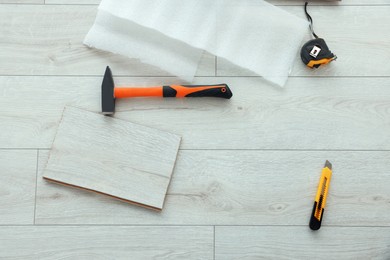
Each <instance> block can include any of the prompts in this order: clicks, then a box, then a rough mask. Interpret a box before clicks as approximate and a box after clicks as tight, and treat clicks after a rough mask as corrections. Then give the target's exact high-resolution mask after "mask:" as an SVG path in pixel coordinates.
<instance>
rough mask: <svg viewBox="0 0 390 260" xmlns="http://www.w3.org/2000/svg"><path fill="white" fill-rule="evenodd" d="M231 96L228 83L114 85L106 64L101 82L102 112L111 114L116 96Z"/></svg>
mask: <svg viewBox="0 0 390 260" xmlns="http://www.w3.org/2000/svg"><path fill="white" fill-rule="evenodd" d="M232 96H233V94H232V92H231V91H230V89H229V87H228V85H226V84H219V85H172V86H158V87H149V88H123V87H115V85H114V79H113V77H112V73H111V70H110V67H108V66H107V68H106V72H105V73H104V78H103V83H102V112H103V114H104V115H113V114H114V112H115V100H116V99H117V98H134V97H164V98H166V97H177V98H182V97H218V98H225V99H230V98H231V97H232Z"/></svg>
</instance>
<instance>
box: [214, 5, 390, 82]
mask: <svg viewBox="0 0 390 260" xmlns="http://www.w3.org/2000/svg"><path fill="white" fill-rule="evenodd" d="M388 3H390V2H388ZM281 8H282V9H284V10H286V11H288V12H290V13H292V14H295V15H297V16H298V17H301V18H302V19H306V16H305V12H304V10H303V6H281ZM309 12H310V15H311V16H312V17H313V19H314V29H315V32H316V33H317V34H318V35H319V36H320V37H323V38H324V39H325V40H326V42H327V44H328V46H329V49H330V50H331V51H332V52H333V53H335V54H336V55H337V57H338V59H337V60H336V61H334V62H332V63H330V64H328V65H327V66H323V67H321V68H319V69H314V70H313V69H310V68H307V67H306V65H304V64H303V62H302V61H301V58H300V57H299V55H298V54H297V57H296V59H295V63H294V67H293V70H292V72H291V74H290V75H291V76H308V77H312V76H356V77H362V76H390V63H389V62H388V60H389V59H390V34H386V35H384V34H383V29H384V26H385V27H386V26H387V28H388V27H389V26H388V25H389V24H390V15H389V14H390V5H388V6H311V7H309ZM332 21H337V22H332ZM310 37H312V36H311V34H310V30H309V28H308V29H307V38H306V39H305V40H304V41H303V42H302V45H303V44H304V42H306V41H308V40H309V39H310ZM379 64H380V65H379ZM217 75H218V76H254V75H256V74H254V73H252V72H250V71H248V70H244V69H242V68H240V67H238V66H236V65H233V64H231V63H229V62H227V61H226V60H224V59H220V58H218V61H217Z"/></svg>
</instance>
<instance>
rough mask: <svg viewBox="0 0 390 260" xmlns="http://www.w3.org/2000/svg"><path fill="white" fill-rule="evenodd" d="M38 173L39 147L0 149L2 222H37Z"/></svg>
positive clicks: (5, 223) (17, 223)
mask: <svg viewBox="0 0 390 260" xmlns="http://www.w3.org/2000/svg"><path fill="white" fill-rule="evenodd" d="M36 175H37V151H36V150H25V151H23V150H0V225H20V224H32V223H34V217H35V216H34V213H35V212H34V210H35V183H36ZM0 251H1V250H0Z"/></svg>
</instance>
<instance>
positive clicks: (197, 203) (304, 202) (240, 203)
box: [36, 150, 390, 227]
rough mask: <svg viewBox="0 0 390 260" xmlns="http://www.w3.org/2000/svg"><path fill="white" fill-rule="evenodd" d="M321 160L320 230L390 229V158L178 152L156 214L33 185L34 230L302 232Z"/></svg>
mask: <svg viewBox="0 0 390 260" xmlns="http://www.w3.org/2000/svg"><path fill="white" fill-rule="evenodd" d="M40 155H41V158H40V164H41V166H42V163H43V162H44V161H45V160H46V158H47V153H46V154H45V153H43V152H41V153H40ZM325 160H329V161H331V162H332V164H333V169H334V172H333V178H332V182H331V185H330V191H329V196H328V200H327V207H326V212H325V216H324V219H323V227H327V226H334V225H343V226H362V225H363V226H376V225H381V226H390V225H389V223H390V190H389V189H388V187H389V185H390V181H389V178H388V177H387V176H388V165H389V164H390V152H346V151H340V152H335V151H234V150H231V151H230V150H229V151H199V150H194V151H190V150H188V151H180V153H179V156H178V161H177V163H176V168H175V174H174V175H173V178H172V181H171V185H170V187H169V190H168V193H167V198H166V203H165V206H164V210H163V212H161V213H153V212H150V211H148V210H145V209H142V208H136V207H128V206H126V205H123V203H119V202H118V203H116V202H111V201H110V200H108V199H106V198H104V197H102V196H100V197H98V196H93V195H90V194H87V193H86V192H83V191H71V190H69V189H65V188H64V189H57V187H52V186H50V185H48V184H47V183H44V182H43V181H41V180H40V179H38V180H39V182H38V195H37V213H36V218H37V219H36V222H37V223H39V224H158V225H166V224H170V225H178V224H184V225H305V226H307V225H308V223H309V219H310V214H311V210H312V207H313V202H314V197H315V193H316V191H317V185H318V181H319V178H320V174H321V170H322V167H323V164H324V162H325ZM63 208H66V209H67V210H66V211H63V210H61V209H63Z"/></svg>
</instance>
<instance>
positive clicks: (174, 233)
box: [0, 226, 213, 259]
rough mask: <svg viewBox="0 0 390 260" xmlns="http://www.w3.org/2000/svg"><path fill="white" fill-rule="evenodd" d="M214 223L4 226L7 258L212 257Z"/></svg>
mask: <svg viewBox="0 0 390 260" xmlns="http://www.w3.org/2000/svg"><path fill="white" fill-rule="evenodd" d="M212 254H213V229H212V227H121V226H117V227H115V226H114V227H104V226H96V227H45V226H35V227H28V226H24V227H23V226H22V227H12V226H11V227H2V228H1V229H0V258H6V259H212Z"/></svg>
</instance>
